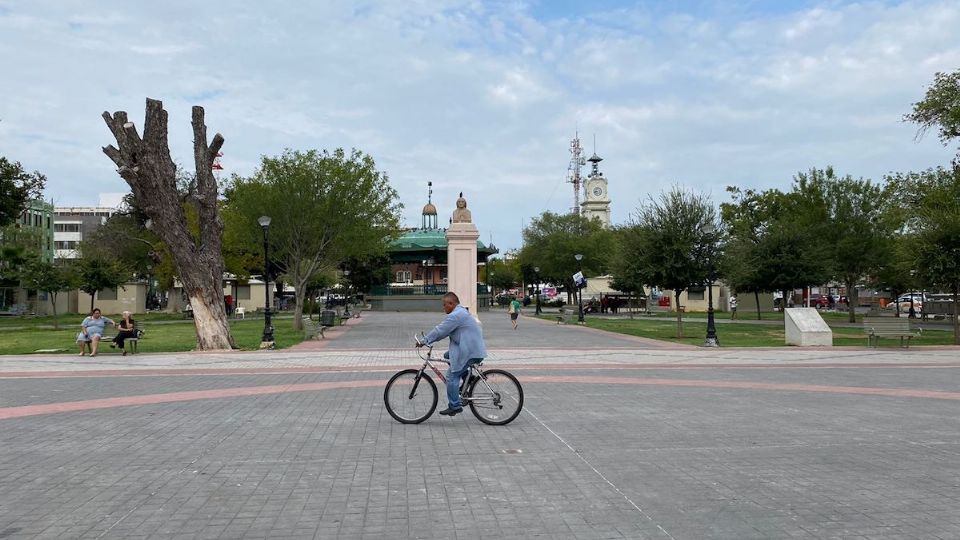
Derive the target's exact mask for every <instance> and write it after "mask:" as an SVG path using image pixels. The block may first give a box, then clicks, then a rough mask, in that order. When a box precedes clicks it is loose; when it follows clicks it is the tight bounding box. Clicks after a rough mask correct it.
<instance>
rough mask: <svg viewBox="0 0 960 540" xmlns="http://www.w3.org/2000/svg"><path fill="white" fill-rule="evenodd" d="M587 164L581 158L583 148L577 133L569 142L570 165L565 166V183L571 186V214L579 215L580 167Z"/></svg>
mask: <svg viewBox="0 0 960 540" xmlns="http://www.w3.org/2000/svg"><path fill="white" fill-rule="evenodd" d="M586 163H587V162H586V160H584V158H583V147H581V146H580V133H579V132H577V133H576V135H575V136H574V137H573V140H572V141H570V165H568V166H567V182H570V183H571V184H573V213H574V214H576V215H578V216H579V215H580V185H581V183H582V179H581V177H580V167H581V166H583V165H585V164H586Z"/></svg>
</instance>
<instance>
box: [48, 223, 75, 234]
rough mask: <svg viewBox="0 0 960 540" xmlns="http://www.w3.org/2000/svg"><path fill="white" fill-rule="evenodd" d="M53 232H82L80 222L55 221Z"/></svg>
mask: <svg viewBox="0 0 960 540" xmlns="http://www.w3.org/2000/svg"><path fill="white" fill-rule="evenodd" d="M53 232H80V224H79V223H54V224H53Z"/></svg>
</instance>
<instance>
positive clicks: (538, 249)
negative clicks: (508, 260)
mask: <svg viewBox="0 0 960 540" xmlns="http://www.w3.org/2000/svg"><path fill="white" fill-rule="evenodd" d="M616 245H617V239H616V235H615V233H614V232H613V231H611V230H609V229H605V228H604V227H603V225H601V223H600V220H598V219H587V218H585V217H583V216H580V215H578V214H554V213H553V212H544V213H543V214H541V215H540V216H538V217H535V218H533V220H532V221H531V222H530V225H529V226H527V227H526V228H524V230H523V248H522V249H521V250H520V253H519V257H518V258H519V261H520V264H521V265H522V266H528V267H531V268H532V267H534V266H538V267H540V279H541V280H543V281H544V282H548V283H556V284H562V285H563V286H564V288H565V290H566V291H567V301H568V302H570V301H571V300H572V298H571V295H572V294H573V293H574V291H575V288H574V284H573V274H574V273H576V272H577V270H578V268H579V266H578V264H577V260H576V259H574V257H573V256H574V255H576V254H577V253H579V254H581V255H583V260H582V261H581V265H582V268H583V273H584V275H588V276H589V275H595V276H596V275H602V274H606V273H607V272H609V271H610V268H611V263H612V262H613V258H614V255H615V253H616Z"/></svg>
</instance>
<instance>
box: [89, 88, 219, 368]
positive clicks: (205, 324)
mask: <svg viewBox="0 0 960 540" xmlns="http://www.w3.org/2000/svg"><path fill="white" fill-rule="evenodd" d="M203 117H204V113H203V108H202V107H193V122H192V124H193V154H194V166H195V168H196V197H195V201H194V202H195V203H196V206H197V210H198V216H199V222H200V235H199V237H198V238H197V239H194V236H193V235H192V234H191V232H190V229H189V228H188V227H187V219H186V214H185V213H184V210H183V205H182V202H181V200H180V193H179V192H178V190H177V168H176V165H174V163H173V160H172V159H171V158H170V149H169V147H168V144H167V111H165V110H164V109H163V103H161V102H160V101H157V100H154V99H149V98H148V99H147V111H146V119H145V121H144V132H143V138H142V139H141V138H140V135H139V134H138V133H137V129H136V127H135V126H134V125H133V122H128V121H127V113H126V112H124V111H117V112H115V113H113V116H111V115H110V114H109V113H107V112H104V113H103V119H104V121H105V122H106V123H107V126H108V127H109V128H110V131H111V132H113V136H114V137H115V138H116V139H117V146H119V147H120V148H119V149H117V148H115V147H113V146H112V145H111V146H106V147H104V148H103V152H104V154H106V155H107V156H108V157H109V158H110V159H111V160H113V162H114V163H115V164H116V165H117V172H118V173H119V174H120V176H121V177H122V178H123V179H124V180H125V181H126V182H127V184H129V185H130V189H131V190H132V191H133V195H134V196H135V197H136V198H137V201H138V202H139V203H140V204H141V205H142V208H143V211H144V213H145V214H146V215H147V217H149V218H150V219H151V220H153V222H154V227H153V230H155V231H156V232H157V234H158V235H159V236H160V238H161V239H162V240H163V241H164V242H165V243H166V244H167V246H169V248H170V252H171V253H172V255H173V260H174V264H175V265H176V270H177V276H179V278H180V281H181V282H182V283H183V287H184V290H185V291H186V293H187V296H188V297H189V298H190V305H191V307H192V308H193V322H194V325H195V328H196V333H197V349H199V350H202V351H209V350H224V349H232V348H234V347H235V345H234V342H233V337H232V336H231V335H230V324H229V321H228V320H227V314H226V310H225V309H224V304H223V253H222V250H221V247H222V244H223V222H222V221H221V219H220V215H219V213H218V209H217V182H216V179H215V178H214V177H213V160H214V159H215V158H216V157H217V153H218V152H219V151H220V148H221V146H223V137H222V136H221V135H220V134H219V133H217V134H216V135H214V136H213V140H212V141H211V143H210V145H209V146H208V145H207V126H206V125H205V124H204V123H203Z"/></svg>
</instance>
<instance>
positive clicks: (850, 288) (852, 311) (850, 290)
mask: <svg viewBox="0 0 960 540" xmlns="http://www.w3.org/2000/svg"><path fill="white" fill-rule="evenodd" d="M844 284H845V285H846V286H847V313H849V315H850V316H849V317H848V318H847V321H848V322H852V323H855V322H857V304H859V303H860V296H859V294H858V293H857V288H856V287H855V284H854V282H853V281H851V280H847V281H846V283H844Z"/></svg>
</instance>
